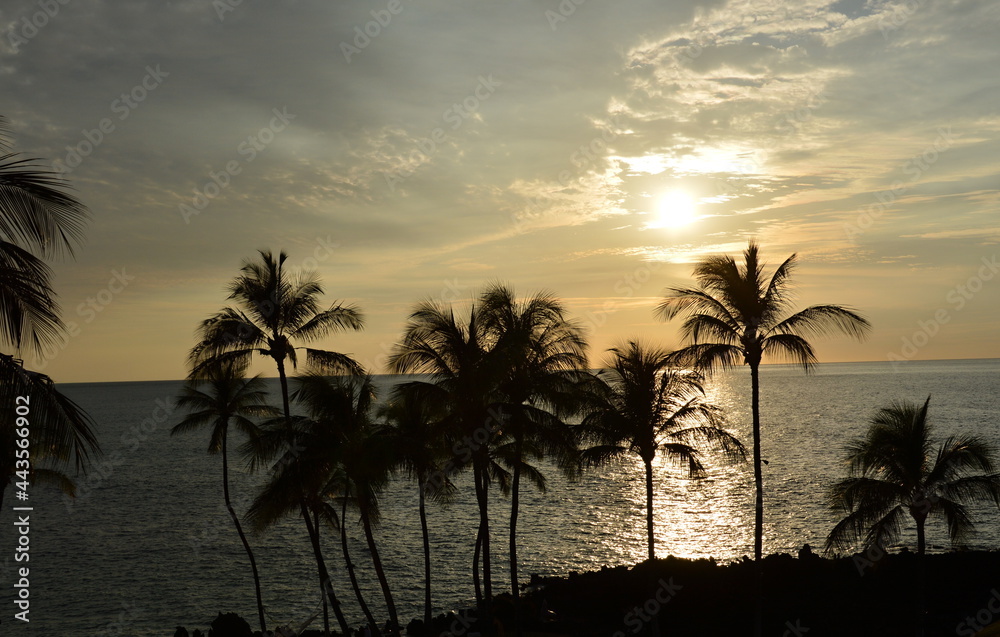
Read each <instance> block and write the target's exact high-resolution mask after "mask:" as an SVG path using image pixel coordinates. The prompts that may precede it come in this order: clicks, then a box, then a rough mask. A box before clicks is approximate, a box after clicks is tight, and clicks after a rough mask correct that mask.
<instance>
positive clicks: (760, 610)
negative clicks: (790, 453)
mask: <svg viewBox="0 0 1000 637" xmlns="http://www.w3.org/2000/svg"><path fill="white" fill-rule="evenodd" d="M759 365H760V363H759V362H758V361H751V362H750V411H751V413H752V415H753V483H754V494H755V499H754V523H753V555H754V561H755V562H756V570H757V586H756V589H757V591H756V593H757V594H756V595H755V600H754V637H760V636H761V635H762V633H763V621H764V564H763V561H762V558H763V552H764V550H763V549H764V474H763V471H762V469H761V464H762V463H761V458H760V373H759V372H760V370H759V369H758V367H759Z"/></svg>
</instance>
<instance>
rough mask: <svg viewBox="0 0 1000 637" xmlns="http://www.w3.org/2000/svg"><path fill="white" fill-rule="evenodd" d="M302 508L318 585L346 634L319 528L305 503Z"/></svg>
mask: <svg viewBox="0 0 1000 637" xmlns="http://www.w3.org/2000/svg"><path fill="white" fill-rule="evenodd" d="M300 506H301V509H302V519H303V520H305V522H306V530H307V531H309V540H310V542H311V544H312V547H313V554H314V555H315V557H316V568H317V569H318V570H319V581H320V586H322V587H323V590H324V591H325V592H326V597H327V599H329V600H330V605H331V606H333V613H334V615H336V616H337V622H338V623H339V624H340V631H341V632H342V633H343V634H344V635H347V634H349V633H348V631H349V630H350V627H349V626H348V625H347V619H346V618H345V617H344V612H343V611H342V610H341V609H340V602H339V601H338V600H337V595H336V594H335V593H334V592H333V583H332V582H331V581H330V573H329V572H328V571H327V570H326V560H324V559H323V553H322V551H320V547H319V529H318V528H315V527H314V526H313V523H312V519H311V518H310V516H309V510H308V509H307V508H306V505H305V503H302V504H301V505H300Z"/></svg>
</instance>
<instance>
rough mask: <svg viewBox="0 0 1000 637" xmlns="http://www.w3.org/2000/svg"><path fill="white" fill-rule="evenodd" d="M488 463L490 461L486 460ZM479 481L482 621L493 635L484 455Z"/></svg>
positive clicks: (487, 502)
mask: <svg viewBox="0 0 1000 637" xmlns="http://www.w3.org/2000/svg"><path fill="white" fill-rule="evenodd" d="M485 460H486V461H487V462H488V459H485ZM478 464H479V471H478V473H479V479H478V480H477V482H476V497H477V499H478V501H479V532H480V535H481V540H482V549H481V551H482V559H483V599H482V606H483V608H482V613H480V614H481V615H482V616H481V617H480V619H481V620H482V621H484V622H485V624H484V625H485V626H486V630H487V634H491V632H490V628H489V627H490V626H492V624H491V620H492V614H493V609H492V607H493V584H492V579H493V573H492V565H491V563H490V515H489V488H488V487H489V481H488V478H487V476H486V467H485V462H484V458H483V457H482V454H480V455H479V462H478Z"/></svg>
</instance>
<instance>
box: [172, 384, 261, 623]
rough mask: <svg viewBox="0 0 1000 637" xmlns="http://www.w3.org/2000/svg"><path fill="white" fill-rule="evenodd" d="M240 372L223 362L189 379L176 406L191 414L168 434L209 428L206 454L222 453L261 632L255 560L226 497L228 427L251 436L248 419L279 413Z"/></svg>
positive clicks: (251, 424)
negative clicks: (251, 578) (255, 600)
mask: <svg viewBox="0 0 1000 637" xmlns="http://www.w3.org/2000/svg"><path fill="white" fill-rule="evenodd" d="M243 371H244V370H242V369H240V368H234V367H233V366H232V365H224V366H220V367H216V368H213V369H212V370H210V372H209V373H208V375H207V377H206V378H204V379H199V380H191V381H188V383H187V384H186V385H185V386H184V387H183V388H182V389H181V394H180V396H179V397H178V399H177V407H178V408H181V409H186V410H188V411H189V412H190V413H189V414H188V415H187V416H185V417H184V419H183V420H181V422H180V423H178V424H177V425H175V426H174V428H173V429H171V430H170V434H171V435H174V434H178V433H187V432H191V431H195V430H197V429H201V428H203V427H211V428H212V431H211V434H210V436H209V443H208V453H210V454H216V453H219V452H221V453H222V494H223V498H224V500H225V502H226V510H227V511H229V516H230V517H231V518H232V519H233V524H234V525H235V526H236V532H237V533H238V534H239V536H240V541H241V542H242V543H243V548H244V549H245V550H246V552H247V557H248V558H250V568H251V570H252V571H253V581H254V588H255V590H256V594H257V614H258V616H259V619H260V630H261V632H263V631H266V630H267V625H266V622H265V620H264V602H263V600H262V599H261V594H260V575H259V574H258V572H257V560H256V559H254V554H253V550H251V548H250V543H249V542H248V541H247V538H246V534H244V533H243V526H242V525H241V524H240V519H239V516H237V515H236V510H235V509H233V505H232V502H231V501H230V498H229V453H228V446H229V427H230V426H233V427H235V428H236V429H237V430H238V431H240V432H241V433H244V434H246V435H248V436H254V435H255V434H256V433H257V425H256V424H255V423H254V421H253V420H251V419H253V418H264V417H273V416H277V415H278V414H279V413H280V412H279V411H278V410H277V409H275V408H274V407H271V406H270V405H268V404H267V388H266V387H265V385H264V381H263V380H262V379H261V378H260V377H258V376H255V377H253V378H251V379H249V380H247V379H244V378H243Z"/></svg>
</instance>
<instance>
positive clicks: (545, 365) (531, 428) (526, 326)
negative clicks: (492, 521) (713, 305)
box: [481, 284, 587, 634]
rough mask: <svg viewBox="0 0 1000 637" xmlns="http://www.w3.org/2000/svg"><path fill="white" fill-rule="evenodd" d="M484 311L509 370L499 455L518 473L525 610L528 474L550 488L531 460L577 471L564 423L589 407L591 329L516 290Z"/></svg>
mask: <svg viewBox="0 0 1000 637" xmlns="http://www.w3.org/2000/svg"><path fill="white" fill-rule="evenodd" d="M481 307H482V310H483V316H484V323H485V326H486V328H487V330H488V331H489V332H490V333H491V335H492V338H491V340H492V342H493V343H494V344H493V347H494V349H495V350H496V351H497V352H498V353H499V354H500V356H501V358H502V362H503V363H504V365H505V367H506V368H507V376H506V378H504V379H503V380H502V383H501V387H500V393H501V399H502V401H503V402H502V403H501V404H500V406H499V411H500V413H501V414H502V415H503V418H504V421H505V423H504V428H505V431H506V438H507V442H506V443H505V444H502V445H500V446H499V447H498V448H497V449H496V452H495V453H494V456H495V457H497V458H502V459H503V460H504V463H505V464H506V465H507V466H508V468H509V469H510V473H511V484H510V495H511V513H510V528H509V531H510V537H509V549H510V584H511V595H512V596H513V598H514V602H515V605H514V607H515V613H517V611H518V610H519V609H518V605H517V600H518V599H519V597H520V591H519V587H518V581H517V577H518V576H517V572H518V571H517V522H518V514H519V510H520V509H519V507H520V504H519V498H520V485H521V476H522V474H524V475H526V476H528V477H529V478H530V479H531V481H532V482H533V483H534V485H535V486H536V488H538V489H539V490H544V489H545V478H544V476H543V475H542V474H541V473H540V472H539V471H538V470H537V469H536V468H535V467H534V466H532V465H531V464H529V463H528V462H527V459H528V458H534V459H541V458H543V457H546V456H551V457H554V458H555V459H557V460H558V461H560V464H561V465H562V467H563V468H564V469H565V470H566V471H567V472H569V473H572V471H573V469H574V468H575V466H576V464H577V463H576V452H577V445H576V436H575V433H574V431H573V429H571V428H570V427H569V425H568V424H567V423H566V422H565V420H564V418H566V417H568V416H571V415H575V414H576V413H577V412H578V411H579V408H580V406H581V404H582V391H581V390H580V387H581V385H582V383H581V379H582V378H583V376H584V374H585V368H586V365H587V356H586V347H587V345H586V340H585V338H584V336H583V331H582V330H581V329H580V327H579V326H577V325H575V324H573V323H572V322H570V321H569V320H568V319H567V318H566V316H565V309H564V308H563V306H562V303H560V302H559V300H558V299H556V298H555V296H553V295H552V294H550V293H547V292H542V293H539V294H536V295H535V296H532V297H530V298H527V299H524V300H518V299H517V297H516V295H515V294H514V291H513V290H512V289H511V288H510V287H508V286H505V285H501V284H493V285H491V286H489V287H488V288H487V289H486V291H485V292H484V293H483V294H482V296H481ZM517 623H518V625H517V632H518V634H520V629H521V627H520V622H517Z"/></svg>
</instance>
